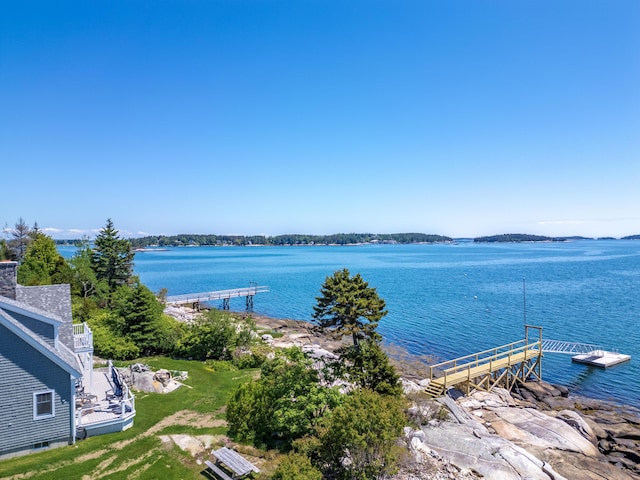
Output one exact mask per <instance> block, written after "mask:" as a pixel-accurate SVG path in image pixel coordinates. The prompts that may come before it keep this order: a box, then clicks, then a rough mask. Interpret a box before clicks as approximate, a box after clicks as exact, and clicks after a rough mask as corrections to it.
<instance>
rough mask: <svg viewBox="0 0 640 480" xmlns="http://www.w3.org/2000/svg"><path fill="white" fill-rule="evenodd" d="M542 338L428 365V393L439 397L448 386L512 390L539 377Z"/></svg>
mask: <svg viewBox="0 0 640 480" xmlns="http://www.w3.org/2000/svg"><path fill="white" fill-rule="evenodd" d="M541 345H542V341H541V340H538V341H536V342H529V340H528V339H525V340H519V341H517V342H513V343H509V344H507V345H502V346H500V347H496V348H493V349H490V350H484V351H482V352H478V353H475V354H472V355H466V356H464V357H459V358H456V359H454V360H449V361H446V362H442V363H438V364H436V365H432V366H430V367H429V372H430V373H429V377H430V378H429V380H430V382H429V385H428V386H427V387H426V388H425V391H426V393H427V394H428V395H430V396H432V397H439V396H442V395H444V393H445V392H446V390H447V389H448V388H450V387H458V388H462V389H463V390H466V393H467V394H468V393H470V392H471V391H472V390H486V391H490V390H491V389H492V388H493V387H494V386H496V385H501V386H504V387H505V388H507V389H509V390H510V389H511V388H512V387H513V386H514V385H515V384H516V383H524V382H526V381H527V380H529V379H531V378H537V379H541V377H542V373H541V359H542V348H541Z"/></svg>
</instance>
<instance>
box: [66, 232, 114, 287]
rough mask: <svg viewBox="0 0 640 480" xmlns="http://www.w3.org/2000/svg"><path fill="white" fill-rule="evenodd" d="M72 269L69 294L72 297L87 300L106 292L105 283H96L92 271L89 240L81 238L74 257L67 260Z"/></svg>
mask: <svg viewBox="0 0 640 480" xmlns="http://www.w3.org/2000/svg"><path fill="white" fill-rule="evenodd" d="M69 263H70V264H71V266H72V267H73V277H72V280H71V292H72V294H73V295H76V296H79V297H82V298H88V297H90V296H97V297H101V296H104V294H106V292H107V290H108V286H107V282H106V280H104V281H103V282H102V283H100V282H98V277H97V276H96V272H95V271H94V270H93V250H92V249H91V247H90V246H89V240H88V239H86V238H83V239H82V241H81V243H80V245H79V246H78V250H77V251H76V253H75V255H74V256H73V257H72V258H71V259H70V260H69Z"/></svg>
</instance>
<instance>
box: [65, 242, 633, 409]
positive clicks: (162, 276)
mask: <svg viewBox="0 0 640 480" xmlns="http://www.w3.org/2000/svg"><path fill="white" fill-rule="evenodd" d="M63 248H64V247H63ZM63 254H67V255H68V254H69V252H68V251H67V252H64V251H63ZM345 267H346V268H348V269H349V270H350V271H351V273H352V274H355V273H360V274H361V275H362V277H363V278H364V279H365V281H367V282H368V283H369V285H370V286H372V287H375V288H376V289H377V291H378V294H379V295H380V296H381V297H382V298H383V299H384V300H385V301H386V304H387V309H388V311H389V314H388V315H387V316H386V317H384V318H383V319H382V321H381V322H380V325H379V327H378V330H379V332H380V333H381V334H382V335H383V337H384V339H385V341H386V342H388V343H391V344H395V345H399V346H402V347H404V348H405V349H407V350H408V351H409V352H410V353H414V354H418V355H422V354H429V355H433V356H435V357H436V358H438V359H441V360H448V359H452V358H455V357H458V356H462V355H466V354H471V353H475V352H477V351H481V350H485V349H489V348H493V347H497V346H499V345H503V344H506V343H510V342H513V341H516V340H520V339H522V338H524V323H525V318H526V323H528V324H530V325H539V326H541V327H543V337H544V338H548V339H556V340H565V341H572V342H581V343H591V344H597V345H601V346H603V347H605V348H607V349H609V350H616V351H619V352H621V353H626V354H629V355H631V356H632V359H631V361H630V362H627V363H625V364H621V365H617V366H614V367H611V368H609V369H606V370H603V369H599V368H596V367H589V366H585V365H580V364H575V363H572V362H571V357H570V356H569V355H561V354H546V355H545V357H544V359H543V366H542V374H543V379H544V380H547V381H550V382H553V383H560V384H563V385H567V386H568V387H569V388H571V390H572V391H573V392H574V393H576V394H581V395H586V396H591V397H594V398H600V399H606V400H613V401H617V402H621V403H624V404H629V405H635V406H640V306H639V305H640V303H639V301H640V298H639V297H640V241H623V240H580V241H575V242H567V243H524V244H474V243H472V242H467V241H461V242H458V243H455V244H447V245H440V244H438V245H362V246H343V247H338V246H335V247H334V246H331V247H329V246H327V247H325V246H322V247H320V246H314V247H192V248H188V247H182V248H170V249H167V250H158V251H145V252H139V253H137V254H136V257H135V273H136V274H137V275H139V276H140V278H141V280H142V281H143V282H144V283H145V284H146V285H147V286H148V287H149V288H151V289H152V290H153V291H159V290H160V289H162V288H166V289H167V290H168V292H169V295H178V294H182V293H195V292H205V291H213V290H224V289H229V288H239V287H246V286H249V282H257V284H258V285H266V286H269V287H270V292H269V293H262V294H258V295H257V296H256V297H255V305H254V311H255V312H256V313H259V314H264V315H268V316H272V317H276V318H293V319H300V320H310V319H311V315H312V313H313V305H314V304H315V301H316V300H315V297H316V296H318V295H319V292H320V286H321V285H322V283H323V282H324V280H325V278H326V277H327V276H329V275H331V274H332V273H333V272H334V271H336V270H338V269H342V268H345ZM214 306H217V307H221V305H214ZM244 307H245V304H244V298H238V299H232V300H231V309H232V310H243V309H244Z"/></svg>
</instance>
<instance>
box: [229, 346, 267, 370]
mask: <svg viewBox="0 0 640 480" xmlns="http://www.w3.org/2000/svg"><path fill="white" fill-rule="evenodd" d="M271 352H272V350H271V348H269V347H268V346H266V345H261V344H257V345H252V346H251V347H250V348H245V347H242V348H236V349H235V350H234V351H233V354H232V361H233V364H234V365H235V366H236V367H238V368H239V369H241V370H243V369H245V368H260V367H261V366H262V365H263V364H264V363H265V362H266V361H267V358H268V355H269V353H271Z"/></svg>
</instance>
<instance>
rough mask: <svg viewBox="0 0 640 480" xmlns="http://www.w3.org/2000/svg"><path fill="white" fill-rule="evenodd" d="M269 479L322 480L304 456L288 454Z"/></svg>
mask: <svg viewBox="0 0 640 480" xmlns="http://www.w3.org/2000/svg"><path fill="white" fill-rule="evenodd" d="M271 479H272V480H322V473H321V472H320V470H318V469H317V468H316V467H314V466H313V465H311V460H309V457H307V456H306V455H301V454H299V453H290V454H288V455H286V456H285V457H284V458H283V459H282V461H281V462H280V465H278V468H277V469H276V471H275V473H274V474H273V477H271Z"/></svg>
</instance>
